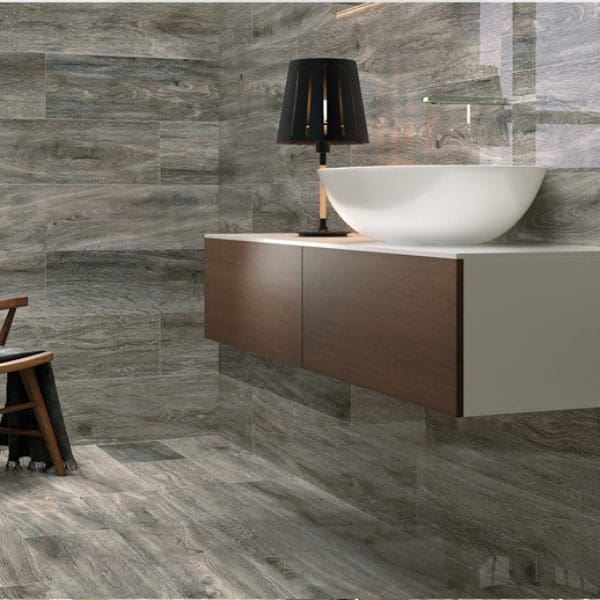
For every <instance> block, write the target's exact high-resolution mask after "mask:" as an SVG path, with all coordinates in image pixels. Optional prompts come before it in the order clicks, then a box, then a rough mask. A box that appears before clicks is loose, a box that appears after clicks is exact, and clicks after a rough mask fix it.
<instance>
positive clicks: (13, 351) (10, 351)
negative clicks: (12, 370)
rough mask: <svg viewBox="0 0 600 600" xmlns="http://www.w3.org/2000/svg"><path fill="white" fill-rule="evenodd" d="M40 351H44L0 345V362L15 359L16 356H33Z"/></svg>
mask: <svg viewBox="0 0 600 600" xmlns="http://www.w3.org/2000/svg"><path fill="white" fill-rule="evenodd" d="M40 352H44V350H24V349H23V348H7V347H6V346H0V363H3V362H8V361H10V360H17V359H18V358H25V357H26V356H33V355H34V354H39V353H40Z"/></svg>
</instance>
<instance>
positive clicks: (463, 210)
mask: <svg viewBox="0 0 600 600" xmlns="http://www.w3.org/2000/svg"><path fill="white" fill-rule="evenodd" d="M545 173H546V170H545V169H542V168H540V167H527V166H516V167H512V166H488V165H432V166H429V165H419V166H385V167H342V168H332V169H320V170H319V177H320V178H321V181H322V183H323V185H324V186H325V190H326V191H327V194H328V196H329V200H330V202H331V204H332V205H333V207H334V208H335V210H336V211H337V212H338V214H339V215H340V216H341V217H342V218H343V219H344V220H345V221H346V223H348V225H350V227H352V228H353V229H354V230H356V231H358V232H359V233H362V234H363V235H367V236H369V237H370V238H373V239H375V240H380V241H382V242H387V243H391V244H401V245H456V246H460V245H465V244H478V243H481V242H487V241H489V240H492V239H494V238H497V237H498V236H500V235H502V234H503V233H505V232H506V231H507V230H508V229H510V228H511V227H512V226H513V225H514V224H515V223H516V222H517V221H518V220H519V219H520V218H521V217H522V216H523V214H524V213H525V211H526V210H527V209H528V208H529V206H531V203H532V202H533V200H534V198H535V196H536V194H537V192H538V190H539V189H540V185H541V183H542V179H543V178H544V175H545Z"/></svg>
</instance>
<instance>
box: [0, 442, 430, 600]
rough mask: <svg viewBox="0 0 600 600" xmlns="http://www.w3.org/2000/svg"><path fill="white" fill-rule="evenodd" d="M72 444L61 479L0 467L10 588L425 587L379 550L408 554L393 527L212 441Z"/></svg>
mask: <svg viewBox="0 0 600 600" xmlns="http://www.w3.org/2000/svg"><path fill="white" fill-rule="evenodd" d="M75 451H76V454H77V457H78V459H79V460H80V463H81V473H80V474H78V475H69V476H68V477H67V478H66V479H65V480H63V481H58V480H57V478H54V477H53V476H52V475H49V474H48V475H45V474H40V473H36V474H32V473H28V472H27V471H20V472H14V471H9V472H2V473H0V484H1V485H0V494H1V495H2V496H3V498H4V499H6V502H4V503H3V506H5V509H4V510H3V511H2V514H1V515H0V532H1V533H2V540H3V544H2V545H1V546H0V591H2V592H3V593H5V591H6V593H7V594H8V596H15V595H17V594H20V593H23V592H25V591H28V593H29V594H31V596H30V597H36V598H45V597H55V598H56V597H61V598H72V597H113V598H131V597H135V598H139V597H144V598H183V597H197V598H270V597H275V598H314V597H318V598H327V597H328V598H340V597H353V596H356V595H358V596H359V597H364V598H374V597H394V598H403V597H408V596H407V593H406V591H405V586H406V585H407V584H408V583H410V584H411V585H413V584H414V588H413V589H419V590H420V591H421V593H423V594H425V593H427V592H429V591H430V590H433V589H435V586H432V585H431V583H430V582H429V581H428V579H427V577H424V576H422V575H421V574H419V573H418V572H416V571H412V570H411V568H410V565H409V566H406V567H405V566H403V565H402V563H401V562H400V561H399V560H394V559H395V557H394V555H393V553H392V551H391V550H387V552H382V551H381V550H380V549H379V548H378V543H380V542H381V541H382V540H386V543H387V544H389V545H390V546H394V547H396V546H397V548H398V555H399V556H402V555H403V554H407V551H406V550H405V549H404V548H405V546H406V541H405V540H403V539H402V537H401V536H396V535H395V534H394V532H393V528H387V527H386V525H385V523H384V522H382V521H380V520H378V519H376V518H374V517H372V516H370V515H369V514H367V513H365V512H363V511H361V510H359V509H357V508H355V507H353V506H351V505H350V504H348V503H346V502H344V501H343V500H341V499H339V498H336V497H335V496H333V495H331V494H329V493H327V492H325V491H323V490H320V489H319V488H317V487H315V486H313V485H312V484H310V483H308V482H306V481H304V480H302V479H300V478H298V477H295V476H294V475H292V474H290V473H288V472H286V471H284V470H283V469H281V468H280V467H277V466H276V465H274V464H273V463H270V462H269V461H266V460H264V459H262V458H259V457H257V456H255V455H253V454H251V453H250V452H248V451H246V450H244V449H242V448H240V447H238V446H236V445H235V444H232V443H231V442H228V441H226V440H224V439H222V438H220V437H218V436H205V437H191V438H180V439H170V440H163V441H161V442H144V443H142V444H117V445H115V446H100V447H98V446H93V445H92V446H78V447H76V448H75ZM8 498H10V502H8ZM5 523H6V525H5ZM8 523H10V525H8ZM408 547H409V548H410V542H409V545H408ZM403 550H404V552H403ZM407 564H408V563H407ZM17 588H18V589H17Z"/></svg>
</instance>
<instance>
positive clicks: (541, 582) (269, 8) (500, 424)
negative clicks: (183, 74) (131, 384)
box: [217, 2, 600, 598]
mask: <svg viewBox="0 0 600 600" xmlns="http://www.w3.org/2000/svg"><path fill="white" fill-rule="evenodd" d="M344 8H346V6H343V5H339V4H333V3H324V4H310V3H262V4H240V5H231V6H227V7H224V9H223V11H222V12H221V14H220V18H221V48H220V60H221V68H220V72H219V77H220V85H221V97H220V115H221V123H220V156H221V162H220V166H219V193H218V201H217V203H218V218H219V223H220V227H221V229H222V230H223V231H229V232H250V231H256V232H262V231H283V230H288V231H290V230H291V231H294V230H297V229H302V228H310V227H314V215H315V213H316V197H317V186H316V179H315V168H316V165H315V156H314V151H312V149H311V148H310V147H287V146H276V145H275V144H273V139H274V138H275V132H276V128H277V123H278V120H279V110H280V106H281V101H282V97H283V90H284V85H285V78H286V70H287V62H288V61H289V60H290V59H293V58H302V57H305V56H318V55H321V56H343V57H345V58H351V59H355V60H356V61H357V63H358V68H359V73H360V77H361V87H362V92H363V98H364V103H365V110H366V116H367V122H368V127H369V135H370V139H371V143H370V144H368V145H363V146H357V145H354V146H352V147H351V148H350V149H348V148H340V147H336V146H333V147H332V151H331V154H330V157H331V164H332V165H333V166H348V165H370V164H456V163H458V164H461V163H473V164H478V163H488V164H498V163H500V164H516V165H518V164H540V165H548V166H550V167H552V168H551V170H550V171H549V173H548V175H547V177H546V180H545V182H544V185H543V186H542V188H541V190H540V193H539V195H538V197H537V199H536V200H535V202H534V203H533V205H532V207H531V209H530V210H529V211H528V212H527V213H526V214H525V215H524V216H523V218H522V219H521V221H520V222H519V223H518V224H517V225H516V226H515V227H514V229H513V230H512V231H510V232H509V233H508V234H507V235H506V236H505V238H506V239H507V240H524V241H548V240H551V241H556V242H572V243H589V244H598V243H600V221H599V216H600V215H599V212H598V211H599V208H598V207H599V206H600V201H599V195H598V194H599V190H600V162H599V155H598V143H597V140H598V126H599V124H600V122H599V120H598V113H597V109H598V106H599V104H598V98H599V93H598V92H599V87H598V81H600V80H599V79H598V77H597V76H595V75H597V72H598V67H599V61H598V57H599V56H600V52H599V50H600V45H599V44H600V5H599V4H598V3H587V4H586V3H577V2H575V3H558V4H552V3H519V4H514V5H510V4H493V3H491V4H486V3H463V4H459V3H434V2H425V3H412V4H411V3H378V4H370V5H367V6H364V7H361V9H360V10H356V11H353V12H351V13H348V14H345V15H344V14H339V12H340V11H341V10H343V9H344ZM531 93H538V94H543V95H545V96H546V98H545V100H544V102H543V103H541V104H540V105H539V106H537V107H531V106H525V105H523V106H519V107H515V108H514V109H513V110H512V113H511V112H510V111H506V110H505V109H503V108H502V109H498V108H495V107H483V108H476V107H473V111H472V117H473V120H472V123H471V124H470V125H467V123H466V119H465V110H464V107H460V106H458V107H457V106H425V105H423V104H422V102H421V97H422V96H425V95H436V94H449V95H474V96H500V95H512V94H531ZM557 167H558V168H557ZM565 167H566V168H565ZM333 222H334V223H335V224H336V225H337V223H338V222H337V219H336V216H335V215H333ZM219 369H220V375H219V402H218V409H219V416H218V419H217V420H218V423H219V424H220V426H221V432H222V435H223V436H224V437H226V438H227V439H228V440H231V441H233V442H235V443H237V444H239V445H240V446H242V447H244V448H245V449H247V450H249V451H251V452H252V453H253V454H255V455H256V456H259V457H262V458H265V459H267V460H269V461H271V462H273V463H275V464H277V465H279V466H281V467H282V468H284V469H285V470H286V471H287V472H289V473H292V474H293V475H295V476H297V477H299V478H300V479H301V480H304V481H308V482H309V483H311V484H313V485H315V486H317V487H318V488H319V489H321V490H325V491H327V492H329V493H330V494H332V495H334V496H336V497H337V498H340V499H342V500H343V501H344V502H347V503H348V504H349V505H351V506H353V507H355V508H357V509H359V510H361V511H362V512H364V513H366V514H368V515H370V516H372V517H373V518H375V519H377V520H378V521H382V522H384V523H385V525H383V526H379V525H377V526H375V527H371V526H369V525H367V526H364V525H363V524H359V523H358V521H357V523H356V525H355V524H353V523H346V524H339V523H337V524H336V523H331V524H327V523H326V518H325V516H324V515H323V514H322V513H321V514H319V515H318V516H315V515H314V512H312V513H310V514H311V516H313V518H314V519H315V520H316V521H318V522H319V525H321V526H325V527H326V528H327V529H328V530H331V531H335V532H336V534H339V535H343V536H344V537H345V539H346V540H347V541H348V542H347V543H348V544H350V542H349V540H353V539H354V540H357V541H360V542H362V541H365V539H368V540H369V541H368V546H369V547H368V549H365V550H364V554H363V556H364V557H367V556H370V554H369V553H370V552H373V553H375V554H376V556H377V557H378V559H380V560H382V561H383V562H385V564H387V565H394V568H395V569H396V571H395V573H396V575H397V577H398V580H401V581H403V584H404V585H403V586H402V593H401V594H400V595H399V596H397V597H413V598H414V597H446V598H447V597H453V598H465V597H472V598H486V597H491V598H501V597H504V598H536V597H540V598H543V597H583V596H586V595H587V596H598V595H599V594H600V575H599V573H600V553H599V550H598V549H599V547H600V504H599V503H598V498H600V469H599V467H598V465H599V464H600V463H599V458H600V453H599V445H598V439H599V436H600V411H599V410H582V411H562V412H551V413H544V414H533V415H525V414H524V415H511V416H506V417H485V418H476V419H463V420H460V421H455V420H452V419H447V418H445V417H442V416H440V415H437V414H435V413H433V412H430V411H427V410H424V409H422V408H421V407H414V406H410V405H407V404H405V403H403V402H400V401H399V400H398V399H397V398H390V397H387V396H384V395H381V394H375V393H373V392H370V391H368V390H364V389H361V388H357V387H356V386H349V385H347V384H344V383H343V382H340V381H335V380H325V378H323V380H320V379H319V378H318V377H316V376H314V375H313V374H311V373H305V372H302V371H300V370H298V369H292V368H288V367H286V368H284V367H282V366H281V365H277V364H275V363H273V362H271V361H267V360H265V359H262V358H260V357H256V356H251V355H244V354H243V353H241V352H239V351H237V350H234V349H231V348H226V347H221V348H220V349H219ZM263 485H264V484H263V483H262V482H261V483H257V482H252V483H250V484H248V483H246V484H245V486H246V489H247V491H246V492H245V493H248V494H251V495H252V497H253V498H256V499H257V500H259V499H260V500H261V501H268V502H269V505H270V506H273V507H274V508H273V509H274V510H276V511H277V512H278V514H280V515H282V516H286V515H287V512H286V511H287V509H288V506H289V500H288V498H287V496H286V494H285V492H284V491H279V492H277V496H276V497H277V500H271V499H269V500H267V499H265V498H264V496H262V493H263V489H264V488H263ZM267 486H268V489H270V490H272V491H271V492H270V493H275V491H274V490H273V488H272V486H271V484H267ZM250 487H251V490H250V489H248V488H250ZM230 531H232V533H233V531H234V530H233V529H231V530H230ZM365 536H366V537H365ZM300 547H301V542H300V543H299V548H300ZM315 556H320V555H319V554H318V553H316V552H315ZM302 559H303V557H302V556H300V557H299V558H298V560H296V561H294V562H293V563H292V562H286V563H285V565H284V568H287V569H288V571H289V572H290V575H291V576H292V577H293V576H295V575H296V573H297V570H296V565H298V564H299V563H301V562H302ZM348 561H349V562H351V561H352V558H351V557H349V558H348ZM274 562H275V561H274ZM278 564H280V563H278ZM325 564H331V563H329V562H325V563H324V565H325ZM357 572H358V573H361V569H360V567H357ZM375 577H376V575H375V573H374V574H373V579H371V580H370V581H371V582H373V581H374V578H375ZM324 579H325V578H324ZM371 584H372V583H371ZM360 590H361V587H360V585H357V587H356V588H355V589H354V590H353V592H352V593H353V597H361V591H360ZM321 591H323V588H322V587H318V588H315V591H314V594H313V595H318V594H319V592H321ZM394 593H395V592H394V590H393V588H390V587H386V585H385V582H383V581H381V582H378V584H377V588H376V589H375V588H371V589H370V590H369V591H368V592H367V593H366V594H365V596H366V597H375V596H376V597H380V598H385V597H394Z"/></svg>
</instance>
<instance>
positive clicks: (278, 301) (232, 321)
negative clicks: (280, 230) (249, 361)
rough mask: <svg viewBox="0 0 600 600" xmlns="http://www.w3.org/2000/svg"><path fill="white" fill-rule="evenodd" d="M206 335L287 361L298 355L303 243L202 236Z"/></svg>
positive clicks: (296, 362) (297, 362)
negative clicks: (232, 239) (245, 240)
mask: <svg viewBox="0 0 600 600" xmlns="http://www.w3.org/2000/svg"><path fill="white" fill-rule="evenodd" d="M205 260H206V274H205V288H206V289H205V323H206V324H205V328H206V332H205V334H206V337H207V338H210V339H212V340H216V341H217V342H220V343H222V344H227V345H228V346H234V347H236V348H240V349H242V350H245V351H247V352H254V353H255V354H260V355H262V356H266V357H269V358H272V359H275V360H278V361H281V362H284V363H287V364H289V365H293V366H300V364H301V356H302V350H301V345H302V340H301V334H302V325H301V324H302V315H301V308H302V304H301V303H302V291H301V285H302V283H301V282H302V248H300V247H297V246H283V245H276V244H259V243H252V242H238V241H229V240H218V239H210V238H208V239H206V241H205Z"/></svg>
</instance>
